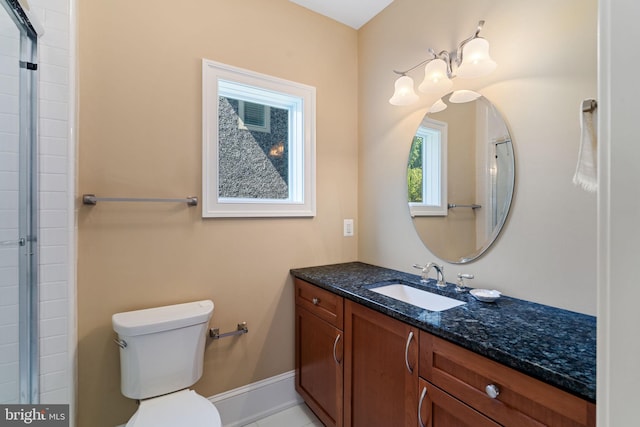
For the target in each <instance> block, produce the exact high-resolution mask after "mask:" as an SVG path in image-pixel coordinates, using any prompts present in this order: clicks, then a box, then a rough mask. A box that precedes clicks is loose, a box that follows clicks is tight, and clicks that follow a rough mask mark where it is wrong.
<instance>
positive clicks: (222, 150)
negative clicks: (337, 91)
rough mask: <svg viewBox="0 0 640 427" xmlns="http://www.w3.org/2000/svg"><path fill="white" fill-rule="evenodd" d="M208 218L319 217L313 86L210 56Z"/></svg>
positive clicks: (206, 73)
mask: <svg viewBox="0 0 640 427" xmlns="http://www.w3.org/2000/svg"><path fill="white" fill-rule="evenodd" d="M202 79H203V104H202V107H203V174H202V176H203V212H202V216H203V217H274V216H314V215H315V88H313V87H310V86H306V85H302V84H299V83H294V82H290V81H287V80H282V79H278V78H275V77H271V76H266V75H263V74H258V73H254V72H252V71H247V70H243V69H239V68H235V67H231V66H228V65H224V64H219V63H217V62H213V61H209V60H206V59H204V60H203V66H202Z"/></svg>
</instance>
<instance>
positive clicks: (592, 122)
mask: <svg viewBox="0 0 640 427" xmlns="http://www.w3.org/2000/svg"><path fill="white" fill-rule="evenodd" d="M580 128H581V135H580V151H579V152H578V165H577V167H576V173H575V175H574V176H573V183H574V184H576V185H579V186H581V187H582V188H583V189H585V190H586V191H589V192H595V191H596V190H597V189H598V138H597V136H598V133H597V132H598V131H597V128H598V121H597V114H596V109H595V108H591V109H589V111H584V108H583V106H582V103H581V104H580Z"/></svg>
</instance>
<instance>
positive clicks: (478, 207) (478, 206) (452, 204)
mask: <svg viewBox="0 0 640 427" xmlns="http://www.w3.org/2000/svg"><path fill="white" fill-rule="evenodd" d="M481 207H482V205H476V204H475V203H474V204H472V205H458V204H456V203H449V204H448V205H447V208H449V209H453V208H471V209H480V208H481Z"/></svg>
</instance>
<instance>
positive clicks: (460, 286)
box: [456, 273, 474, 292]
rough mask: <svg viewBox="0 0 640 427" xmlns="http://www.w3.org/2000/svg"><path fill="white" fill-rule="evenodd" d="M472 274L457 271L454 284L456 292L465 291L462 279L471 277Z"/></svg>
mask: <svg viewBox="0 0 640 427" xmlns="http://www.w3.org/2000/svg"><path fill="white" fill-rule="evenodd" d="M473 278H474V275H473V274H468V273H458V283H457V284H456V292H465V291H466V290H467V285H466V284H465V283H464V279H473Z"/></svg>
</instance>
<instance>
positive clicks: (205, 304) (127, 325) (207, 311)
mask: <svg viewBox="0 0 640 427" xmlns="http://www.w3.org/2000/svg"><path fill="white" fill-rule="evenodd" d="M212 313H213V301H211V300H202V301H195V302H188V303H184V304H174V305H167V306H164V307H154V308H146V309H143V310H135V311H127V312H124V313H117V314H114V315H113V316H112V318H111V320H112V323H113V330H114V331H116V332H117V333H118V335H120V336H127V337H131V336H135V335H144V334H152V333H155V332H161V331H168V330H171V329H178V328H184V327H187V326H191V325H196V324H199V323H207V322H208V321H209V319H211V314H212Z"/></svg>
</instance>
